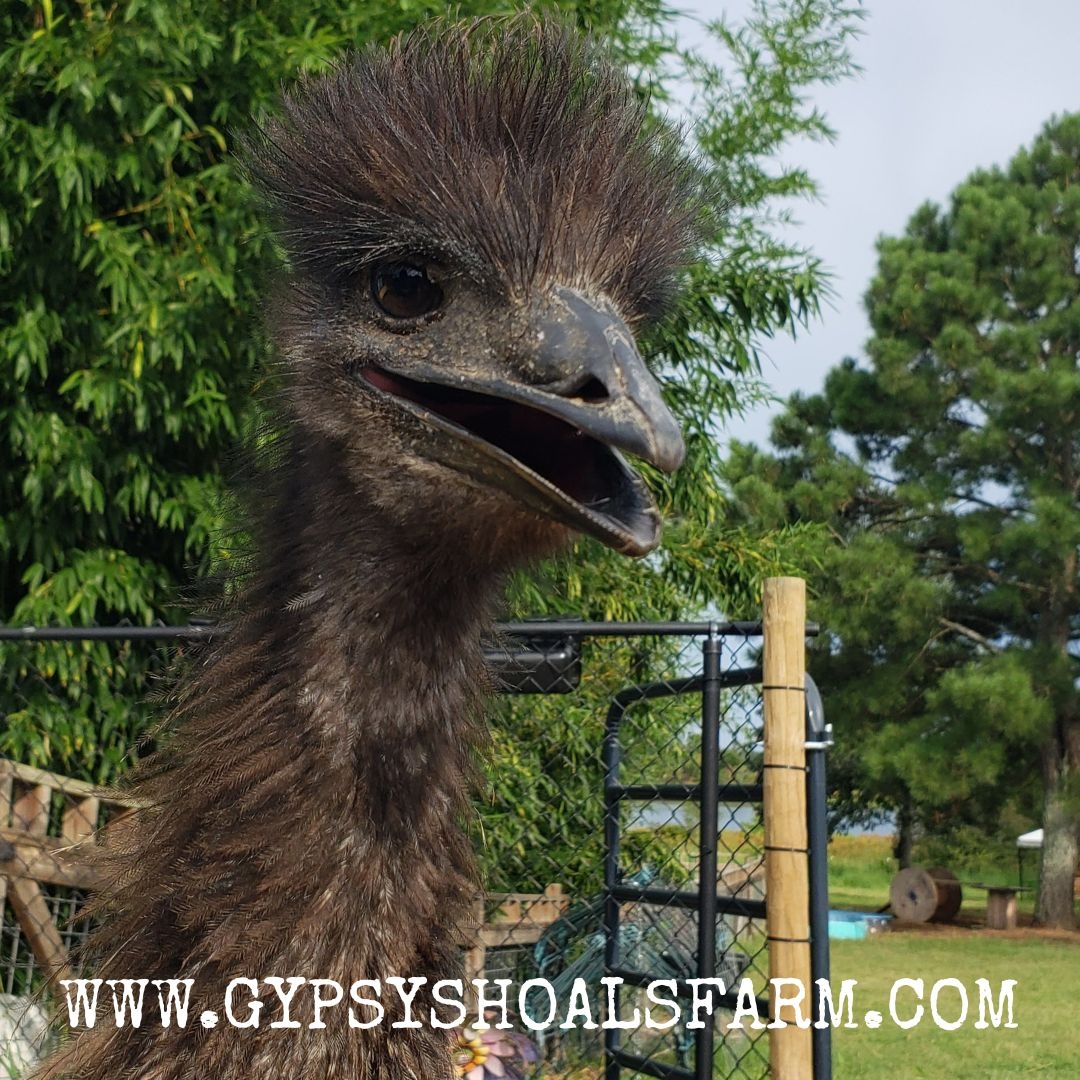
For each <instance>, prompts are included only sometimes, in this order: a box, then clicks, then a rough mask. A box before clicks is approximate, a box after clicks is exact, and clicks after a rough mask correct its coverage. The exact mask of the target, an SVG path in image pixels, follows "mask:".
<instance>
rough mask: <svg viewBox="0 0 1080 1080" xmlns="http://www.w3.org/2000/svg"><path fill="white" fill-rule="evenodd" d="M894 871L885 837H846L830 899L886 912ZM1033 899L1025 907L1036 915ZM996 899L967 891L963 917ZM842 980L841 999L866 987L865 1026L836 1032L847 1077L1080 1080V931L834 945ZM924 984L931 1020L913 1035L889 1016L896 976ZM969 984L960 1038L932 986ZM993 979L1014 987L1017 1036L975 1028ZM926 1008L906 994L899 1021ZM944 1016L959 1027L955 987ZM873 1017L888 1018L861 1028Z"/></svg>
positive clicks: (838, 1060)
mask: <svg viewBox="0 0 1080 1080" xmlns="http://www.w3.org/2000/svg"><path fill="white" fill-rule="evenodd" d="M895 870H896V864H895V863H894V861H893V860H892V858H891V853H890V851H889V839H888V838H885V837H838V838H837V839H836V840H834V842H833V844H832V845H830V857H829V894H830V901H831V903H832V904H833V905H834V906H836V907H853V908H862V909H866V910H877V909H878V908H880V907H882V906H883V905H884V904H886V903H887V902H888V897H889V882H890V880H891V879H892V875H893V874H894V873H895ZM958 877H960V878H961V880H964V881H970V880H979V881H992V882H997V881H1004V880H1005V879H1003V878H1002V875H1001V872H1000V871H998V872H997V873H996V874H995V873H993V871H991V870H988V871H987V872H986V873H985V874H960V875H958ZM1032 903H1033V901H1032V898H1031V896H1030V894H1027V895H1025V896H1024V897H1023V899H1022V901H1021V904H1020V910H1021V921H1023V914H1024V913H1025V912H1026V913H1028V914H1030V912H1031V909H1032ZM985 905H986V893H985V892H983V891H981V890H976V889H971V888H970V887H969V888H966V889H964V904H963V908H962V909H961V916H960V917H961V920H962V921H965V922H968V923H977V922H978V921H980V919H981V917H982V916H983V914H984V913H985ZM831 953H832V984H833V987H834V992H836V993H839V989H840V982H841V980H843V979H856V980H857V981H858V986H857V987H856V990H855V1019H856V1021H857V1022H858V1023H859V1024H860V1026H859V1027H858V1028H856V1029H837V1030H836V1031H835V1032H834V1034H833V1064H834V1075H835V1076H836V1077H837V1080H876V1078H879V1077H882V1078H884V1077H888V1078H890V1080H892V1078H893V1077H896V1076H897V1075H902V1076H904V1077H907V1076H913V1077H927V1078H938V1077H940V1078H943V1080H944V1078H953V1077H958V1078H968V1077H970V1078H973V1080H974V1078H976V1077H978V1078H993V1077H1005V1076H1047V1077H1063V1078H1064V1077H1080V1022H1078V1010H1077V1000H1076V996H1077V992H1078V991H1080V934H1073V935H1068V934H1056V935H1055V934H1051V933H1049V932H1041V931H1037V930H1030V929H1028V930H1024V929H1020V930H1016V931H1010V932H1008V933H1007V934H1005V933H1001V932H996V931H992V930H985V929H981V928H964V929H960V928H952V927H936V926H930V927H927V928H926V929H917V930H910V929H905V930H898V931H891V932H886V933H883V934H879V935H877V936H875V937H871V938H868V939H867V940H866V941H834V942H832V948H831ZM900 978H909V979H919V978H921V979H923V980H924V993H923V1000H922V1004H923V1006H924V1008H925V1010H926V1012H925V1013H924V1016H923V1019H922V1021H921V1022H920V1023H919V1024H918V1025H917V1026H916V1027H913V1028H910V1029H908V1030H903V1029H901V1028H899V1027H897V1026H896V1025H895V1024H894V1023H893V1022H892V1020H891V1019H890V1018H889V1011H888V1010H889V991H890V989H891V987H892V984H893V982H894V980H896V979H900ZM943 978H953V979H959V980H960V981H961V982H962V983H963V984H964V986H965V987H966V988H967V991H968V999H969V1012H968V1019H967V1021H966V1023H965V1024H964V1025H963V1026H962V1027H960V1028H958V1029H957V1030H956V1031H946V1030H943V1029H941V1028H939V1027H938V1026H937V1025H936V1024H935V1023H934V1022H933V1020H932V1019H931V1017H930V1015H929V1003H930V1002H929V999H930V990H931V987H932V986H933V984H934V982H935V981H937V980H938V979H943ZM979 978H983V979H987V980H988V981H989V982H990V984H991V986H992V987H993V991H994V995H995V999H996V995H997V990H998V987H999V985H1000V984H1001V982H1002V981H1003V980H1005V979H1015V980H1016V987H1015V988H1014V991H1013V1002H1014V1015H1013V1019H1014V1022H1015V1023H1016V1025H1017V1026H1016V1028H1014V1029H1006V1028H1003V1027H1002V1028H997V1029H994V1028H992V1027H991V1028H988V1029H986V1030H982V1031H980V1030H976V1029H975V1027H974V1026H973V1025H974V1022H975V1021H976V1020H977V1019H978V1012H979V1008H978V1002H979V992H978V989H977V987H976V980H977V979H979ZM915 1005H916V1001H915V997H914V995H913V994H912V993H911V991H908V990H905V991H902V992H901V994H900V996H899V997H898V1008H897V1012H898V1013H899V1014H900V1015H901V1018H904V1017H907V1016H910V1015H912V1011H913V1010H914V1008H915ZM940 1008H941V1013H942V1015H943V1016H945V1018H946V1019H947V1020H948V1019H955V1018H956V1017H957V1016H958V1013H959V1008H960V1004H959V997H958V995H957V993H956V991H955V990H945V991H943V993H942V997H941V1004H940ZM867 1010H876V1011H877V1012H880V1013H881V1014H882V1015H883V1017H884V1019H883V1022H882V1024H881V1026H880V1027H878V1028H876V1029H874V1028H869V1027H866V1026H864V1025H863V1017H864V1015H865V1013H866V1012H867Z"/></svg>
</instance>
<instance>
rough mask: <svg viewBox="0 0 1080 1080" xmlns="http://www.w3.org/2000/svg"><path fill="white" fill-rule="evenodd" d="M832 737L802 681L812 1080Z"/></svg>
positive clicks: (823, 1035)
mask: <svg viewBox="0 0 1080 1080" xmlns="http://www.w3.org/2000/svg"><path fill="white" fill-rule="evenodd" d="M831 745H832V731H831V728H830V727H829V725H827V724H826V723H825V709H824V705H823V704H822V701H821V693H820V692H819V691H818V688H817V684H816V683H815V682H814V680H813V679H811V678H810V676H809V675H807V676H806V824H807V836H808V839H809V842H810V976H811V982H812V986H810V987H807V990H808V992H809V993H810V1016H811V1018H812V1019H813V1020H814V1029H813V1053H814V1080H832V1024H831V1023H829V1024H824V1025H822V1026H820V1027H819V1026H818V1024H817V1021H819V1020H823V1019H824V1020H828V1019H829V1018H828V1017H822V1015H821V995H820V994H819V993H818V989H817V988H818V979H825V980H828V978H829V825H828V816H827V813H826V801H825V796H826V786H825V752H826V750H827V749H828V748H829V746H831Z"/></svg>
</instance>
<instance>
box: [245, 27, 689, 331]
mask: <svg viewBox="0 0 1080 1080" xmlns="http://www.w3.org/2000/svg"><path fill="white" fill-rule="evenodd" d="M247 150H248V152H247V163H248V168H249V171H250V173H251V175H252V177H253V178H254V180H255V182H256V184H257V185H258V186H259V187H260V188H261V189H262V191H263V192H264V194H265V195H266V196H267V197H268V199H269V201H270V203H271V206H272V208H273V210H274V212H275V215H276V218H277V222H278V227H279V229H280V235H281V238H282V241H283V243H284V245H285V247H286V250H287V252H288V254H289V257H290V260H291V263H292V266H293V269H294V272H296V273H298V274H301V275H310V276H312V277H316V278H323V279H325V278H332V279H336V278H345V279H348V278H349V277H351V276H352V275H354V274H355V273H357V272H359V271H361V270H362V269H363V268H364V267H365V266H366V265H368V264H370V263H371V262H372V261H373V260H375V259H384V258H396V257H404V258H415V257H418V256H419V257H423V258H427V259H431V260H433V261H438V262H442V263H443V264H445V265H446V266H447V268H448V269H450V270H452V271H455V272H460V273H464V274H467V275H468V276H469V277H471V278H472V279H474V280H475V281H476V283H477V284H479V285H480V286H482V287H484V288H487V289H489V290H491V291H492V292H493V293H495V294H498V295H518V296H520V295H524V294H525V293H526V292H528V291H529V290H531V289H534V288H536V287H537V286H538V285H539V286H542V284H543V283H544V281H545V280H547V281H552V282H555V281H558V282H561V283H563V284H567V285H573V286H576V287H579V288H584V289H587V290H588V291H590V292H592V293H594V294H597V293H598V294H601V295H605V296H607V297H609V298H610V299H611V300H612V301H613V302H615V303H616V304H617V305H618V307H619V308H620V310H621V312H622V314H623V316H624V318H626V319H627V320H628V321H630V322H638V321H640V320H642V319H646V318H649V317H652V316H655V315H656V314H658V313H659V312H660V311H661V310H662V309H663V307H664V306H665V303H666V301H667V300H668V298H669V294H670V288H671V282H672V278H673V275H674V272H675V271H676V270H677V269H678V267H679V266H680V264H682V262H683V261H684V259H685V252H686V250H687V247H688V245H689V244H690V243H691V242H692V239H693V231H694V221H695V218H696V216H697V213H698V199H697V187H698V182H697V178H696V173H695V170H694V168H693V166H692V165H691V164H690V163H689V161H688V159H687V158H686V156H685V155H684V154H683V153H682V151H681V149H680V147H679V142H678V139H677V138H676V137H675V136H674V135H673V134H672V133H671V132H670V131H668V130H665V129H663V128H661V127H659V126H658V125H656V124H654V123H652V122H650V120H649V118H648V114H647V108H646V105H645V103H644V102H642V101H641V100H640V98H639V97H638V96H637V95H636V94H635V92H634V90H633V88H632V87H631V86H630V85H629V83H628V82H627V80H626V78H625V76H624V75H623V74H622V73H621V72H620V71H619V70H618V69H617V68H615V67H614V66H613V65H612V64H611V63H610V62H609V61H608V60H606V59H605V58H604V56H603V54H602V52H601V51H600V50H599V48H598V47H597V46H596V45H594V44H591V43H589V42H587V41H584V40H583V39H581V38H580V36H579V35H577V34H576V33H575V32H573V31H572V30H569V29H567V28H565V27H563V26H560V25H557V24H556V25H547V26H545V25H542V24H540V23H539V22H538V21H537V20H536V19H535V18H534V17H531V16H517V17H514V18H510V19H486V20H480V21H477V22H472V23H464V24H447V23H436V24H434V26H433V27H429V28H426V29H421V30H417V31H414V32H413V33H411V34H409V35H407V36H404V37H401V38H398V39H397V40H395V42H394V43H392V44H391V45H390V46H389V48H369V49H367V50H365V51H363V52H361V53H359V54H357V55H354V56H352V57H351V58H349V59H347V60H345V61H344V62H343V63H342V64H341V65H340V66H338V67H337V68H335V69H334V70H332V71H331V72H330V73H329V74H326V75H321V76H310V77H307V78H305V79H303V80H301V81H300V83H299V84H298V85H297V86H296V87H295V88H294V89H293V90H291V91H290V92H288V93H287V94H286V96H285V98H284V102H283V109H282V116H281V118H280V119H276V120H273V121H270V122H269V123H268V124H267V125H266V127H265V128H264V130H263V131H262V133H261V137H259V138H257V139H254V140H252V141H251V142H250V143H249V145H248V148H247Z"/></svg>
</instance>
